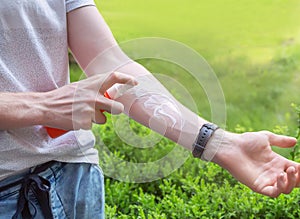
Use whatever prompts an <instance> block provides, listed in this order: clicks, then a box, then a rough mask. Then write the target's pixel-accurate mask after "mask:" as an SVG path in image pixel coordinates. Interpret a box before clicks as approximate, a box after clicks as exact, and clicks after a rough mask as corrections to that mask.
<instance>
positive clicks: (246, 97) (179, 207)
mask: <svg viewBox="0 0 300 219" xmlns="http://www.w3.org/2000/svg"><path fill="white" fill-rule="evenodd" d="M96 2H97V6H98V8H99V9H100V11H101V13H102V15H103V16H104V18H105V19H106V21H107V23H108V24H109V26H110V28H111V29H112V32H113V34H114V35H115V37H116V39H117V40H118V41H119V42H120V43H121V42H124V41H127V40H131V39H134V38H139V37H162V38H169V39H172V40H176V41H179V42H181V43H184V44H186V45H187V46H189V47H191V48H193V49H194V50H195V51H197V52H198V53H199V54H201V55H202V56H203V57H204V58H205V59H206V60H207V61H208V63H209V64H210V65H211V66H212V68H213V69H214V71H215V72H216V74H217V76H218V79H219V80H220V83H221V85H222V88H223V91H224V95H225V98H226V110H227V124H226V126H227V129H228V130H230V131H237V132H242V131H249V130H261V129H269V130H273V131H275V132H277V133H281V134H290V135H295V133H296V128H297V113H296V112H294V111H293V109H292V107H291V106H290V105H291V103H300V97H299V95H298V93H299V86H298V85H299V83H300V67H299V66H300V65H299V64H300V25H299V18H300V2H299V0H289V1H286V0H260V1H259V0H226V1H225V0H210V1H208V0H207V1H203V0H188V1H178V0H172V1H171V0H152V1H141V0H140V1H138V0H126V1H122V0H109V1H108V0H106V1H105V0H101V1H100V0H99V1H96ZM139 62H140V63H142V64H143V65H144V66H145V67H147V68H148V69H149V70H150V71H152V72H159V73H162V74H166V75H168V76H171V77H172V78H174V79H175V80H176V81H178V82H180V84H181V85H183V86H184V88H186V89H187V90H188V91H189V92H190V93H191V95H192V96H193V98H194V100H197V101H196V102H197V106H198V108H199V110H200V114H201V115H202V116H204V117H205V118H208V119H209V118H210V108H209V104H208V100H207V99H206V96H205V92H204V91H203V90H202V88H199V86H197V83H195V81H194V79H193V77H191V76H190V75H189V73H188V72H186V71H184V70H183V69H180V68H179V67H178V66H176V65H173V64H170V63H165V62H163V61H158V60H147V59H146V60H139ZM71 71H72V80H77V79H78V78H79V75H80V74H81V71H79V70H78V69H77V68H76V67H74V66H71ZM162 82H163V81H162ZM163 83H164V82H163ZM166 86H168V84H166ZM169 88H170V90H171V91H172V89H171V87H169ZM176 92H178V91H175V92H174V95H178V93H176ZM179 99H180V96H179ZM110 122H111V121H110V119H109V120H108V123H107V124H106V125H103V126H95V128H94V131H95V134H96V137H97V138H101V139H102V140H103V141H104V142H105V144H106V145H107V146H108V148H109V149H110V150H111V151H112V152H113V153H114V154H115V155H116V156H119V157H121V158H122V159H124V160H127V161H131V162H146V161H149V160H156V159H159V158H160V155H161V154H165V153H166V152H168V150H169V149H170V148H173V147H174V144H173V143H171V142H170V141H167V140H165V139H163V140H161V141H160V142H159V143H158V144H157V147H155V149H154V151H152V152H151V153H150V155H152V156H149V151H147V150H139V149H137V148H132V147H130V145H127V144H124V143H123V142H122V141H120V139H119V138H118V136H116V134H115V133H114V130H113V128H112V125H111V124H110ZM131 128H132V129H133V130H135V131H136V132H137V133H138V134H140V135H144V134H145V133H147V131H146V132H145V130H144V129H142V128H141V127H140V126H139V125H138V124H135V123H131ZM139 132H141V133H139ZM97 148H98V149H99V151H100V154H101V156H102V157H100V159H101V158H102V159H103V157H104V156H105V154H103V153H102V151H101V145H99V144H98V143H97ZM280 152H281V153H283V154H285V155H286V156H288V155H289V152H287V151H280ZM101 165H105V163H104V164H103V163H102V164H101ZM120 165H122V164H120ZM116 169H117V167H116ZM111 171H114V168H112V169H111ZM124 171H125V172H126V171H128V170H126V166H124ZM128 174H130V173H128ZM106 201H107V204H106V215H107V218H299V217H300V211H299V210H298V209H299V206H298V205H299V204H298V203H299V201H300V197H299V192H298V191H297V190H295V191H294V192H293V193H292V194H290V195H285V196H284V195H282V196H280V197H279V198H278V199H271V198H267V197H263V196H261V195H258V194H254V193H253V192H252V191H250V190H249V189H248V188H246V187H244V186H243V185H240V184H239V183H237V182H236V181H235V180H234V179H233V178H232V177H231V176H229V174H228V173H227V172H226V171H224V170H222V169H220V168H219V167H217V166H216V165H214V164H206V163H204V162H201V161H197V160H194V159H188V161H187V162H186V163H185V164H184V165H183V166H182V167H181V168H180V169H179V170H177V171H175V172H174V173H172V174H171V175H170V176H168V177H166V178H164V179H160V180H157V181H154V182H152V183H145V184H134V183H123V182H119V181H117V180H114V179H111V178H109V177H107V179H106Z"/></svg>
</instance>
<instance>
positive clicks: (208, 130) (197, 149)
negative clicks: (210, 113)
mask: <svg viewBox="0 0 300 219" xmlns="http://www.w3.org/2000/svg"><path fill="white" fill-rule="evenodd" d="M218 128H219V127H218V126H217V125H215V124H212V123H207V124H204V125H203V126H202V127H201V128H200V131H199V134H198V137H197V140H196V141H195V143H194V144H193V152H192V154H193V156H194V157H196V158H201V156H202V154H203V152H204V149H205V146H206V144H207V142H208V141H209V139H210V138H211V136H212V135H213V133H214V131H216V130H217V129H218Z"/></svg>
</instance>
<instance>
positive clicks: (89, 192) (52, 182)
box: [0, 162, 104, 219]
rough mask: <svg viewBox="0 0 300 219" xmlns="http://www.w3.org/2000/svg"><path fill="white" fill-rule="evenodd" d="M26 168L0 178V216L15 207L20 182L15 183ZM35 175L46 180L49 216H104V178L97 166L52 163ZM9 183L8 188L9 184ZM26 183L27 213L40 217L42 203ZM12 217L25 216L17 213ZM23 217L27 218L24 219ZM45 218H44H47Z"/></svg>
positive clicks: (60, 218)
mask: <svg viewBox="0 0 300 219" xmlns="http://www.w3.org/2000/svg"><path fill="white" fill-rule="evenodd" d="M30 172H32V170H29V171H27V172H25V173H22V174H18V175H17V176H12V177H8V178H6V179H4V180H2V181H0V189H1V188H4V187H5V188H6V187H7V185H9V186H8V187H9V188H8V189H5V190H4V191H1V192H0V219H2V218H3V219H8V218H12V217H13V215H14V214H15V213H16V211H17V209H18V206H19V205H20V204H19V205H18V198H19V196H20V189H21V187H22V185H21V184H17V185H16V183H15V182H17V181H19V180H20V179H22V178H24V177H25V176H28V174H29V173H30ZM38 177H39V178H41V179H42V181H43V182H44V180H45V181H46V182H47V184H46V185H47V186H45V187H47V188H48V190H49V191H48V196H47V197H48V198H49V206H50V208H49V209H50V212H51V214H52V215H51V217H52V218H57V219H65V218H66V219H69V218H70V219H75V218H78V219H94V218H95V219H96V218H97V219H102V218H104V177H103V174H102V171H101V169H100V168H99V167H98V166H97V165H94V164H85V163H80V164H76V163H61V162H54V163H53V164H51V166H50V167H49V168H47V169H46V170H44V171H42V172H40V173H39V174H38ZM11 185H13V186H12V187H10V186H11ZM33 187H37V186H36V185H34V186H32V185H31V186H29V188H30V189H28V196H27V199H28V200H29V201H28V203H29V204H28V212H30V214H31V215H34V218H37V219H43V218H45V216H44V215H45V214H44V213H43V210H42V209H43V206H41V205H40V202H39V200H38V199H39V195H38V194H39V193H37V192H36V191H35V189H32V188H33ZM16 218H26V216H24V215H23V216H22V214H20V215H19V216H17V217H16ZM26 219H27V218H26ZM47 219H48V218H47Z"/></svg>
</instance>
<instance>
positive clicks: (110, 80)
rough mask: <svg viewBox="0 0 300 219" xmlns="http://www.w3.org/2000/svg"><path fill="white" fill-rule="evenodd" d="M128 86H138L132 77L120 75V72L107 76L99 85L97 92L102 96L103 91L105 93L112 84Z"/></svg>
mask: <svg viewBox="0 0 300 219" xmlns="http://www.w3.org/2000/svg"><path fill="white" fill-rule="evenodd" d="M117 83H118V84H128V85H132V86H135V85H137V84H138V82H137V81H136V80H135V79H134V77H132V76H130V75H127V74H124V73H120V72H113V73H111V74H109V75H108V76H107V78H106V79H105V80H104V81H103V83H102V84H101V87H100V89H99V92H100V93H101V94H104V93H105V91H107V90H108V89H109V88H110V87H112V86H113V85H114V84H117Z"/></svg>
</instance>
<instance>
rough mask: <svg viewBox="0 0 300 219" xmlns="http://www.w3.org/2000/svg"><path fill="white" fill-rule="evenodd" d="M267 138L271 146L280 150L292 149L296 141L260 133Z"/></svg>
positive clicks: (290, 138) (268, 133)
mask: <svg viewBox="0 0 300 219" xmlns="http://www.w3.org/2000/svg"><path fill="white" fill-rule="evenodd" d="M261 133H263V134H264V135H266V136H267V137H268V140H269V143H270V145H272V146H278V147H281V148H289V147H293V146H294V145H295V144H296V143H297V139H296V138H294V137H289V136H285V135H277V134H274V133H272V132H269V131H261Z"/></svg>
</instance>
